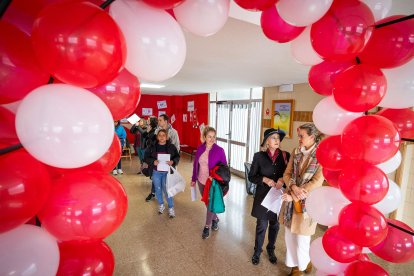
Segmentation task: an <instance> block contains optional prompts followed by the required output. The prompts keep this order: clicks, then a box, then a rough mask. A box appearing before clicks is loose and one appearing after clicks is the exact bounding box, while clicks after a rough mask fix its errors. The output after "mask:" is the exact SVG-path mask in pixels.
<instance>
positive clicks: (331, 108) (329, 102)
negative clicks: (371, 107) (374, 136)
mask: <svg viewBox="0 0 414 276" xmlns="http://www.w3.org/2000/svg"><path fill="white" fill-rule="evenodd" d="M327 114H329V116H327ZM362 115H364V113H362V112H359V113H355V112H350V111H347V110H345V109H343V108H342V107H340V106H339V105H338V104H337V103H336V102H335V99H334V97H333V96H328V97H325V98H323V99H322V100H321V101H320V102H319V103H318V104H317V105H316V106H315V109H314V110H313V115H312V117H313V122H314V123H315V125H316V127H317V128H318V129H319V130H320V131H321V132H323V133H325V134H328V135H340V134H342V130H343V129H344V128H345V126H346V125H347V124H348V123H349V122H351V121H352V120H354V119H356V118H358V117H361V116H362Z"/></svg>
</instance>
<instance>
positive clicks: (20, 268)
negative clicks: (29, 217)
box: [0, 225, 59, 276]
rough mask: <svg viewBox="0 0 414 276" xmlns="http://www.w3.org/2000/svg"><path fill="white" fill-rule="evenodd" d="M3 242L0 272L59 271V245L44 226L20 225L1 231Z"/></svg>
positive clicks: (47, 274) (44, 274) (49, 274)
mask: <svg viewBox="0 0 414 276" xmlns="http://www.w3.org/2000/svg"><path fill="white" fill-rule="evenodd" d="M0 244H1V246H0V275H27V276H35V275H38V276H54V275H56V272H57V270H58V266H59V247H58V245H57V241H56V239H55V238H54V237H53V236H51V235H50V234H49V233H47V232H46V231H45V230H44V229H42V228H40V227H37V226H33V225H22V226H19V227H17V228H15V229H13V230H10V231H8V232H5V233H2V234H0Z"/></svg>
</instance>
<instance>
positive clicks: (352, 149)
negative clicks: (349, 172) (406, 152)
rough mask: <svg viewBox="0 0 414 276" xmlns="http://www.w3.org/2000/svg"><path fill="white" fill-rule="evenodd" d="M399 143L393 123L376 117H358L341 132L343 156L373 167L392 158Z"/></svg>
mask: <svg viewBox="0 0 414 276" xmlns="http://www.w3.org/2000/svg"><path fill="white" fill-rule="evenodd" d="M400 142H401V141H400V136H399V134H398V131H397V129H396V128H395V127H394V125H393V123H392V122H391V121H390V120H388V119H386V118H384V117H382V116H377V115H368V116H363V117H359V118H357V119H355V120H353V121H352V122H350V123H349V124H348V125H347V126H346V127H345V128H344V130H343V131H342V152H343V154H344V155H346V156H348V157H349V158H352V159H360V160H365V161H366V162H368V163H371V164H374V165H377V164H380V163H383V162H385V161H387V160H388V159H390V158H391V157H393V156H394V155H395V154H396V153H397V151H398V148H399V146H400Z"/></svg>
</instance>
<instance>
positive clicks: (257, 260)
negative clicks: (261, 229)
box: [252, 252, 260, 265]
mask: <svg viewBox="0 0 414 276" xmlns="http://www.w3.org/2000/svg"><path fill="white" fill-rule="evenodd" d="M259 263H260V254H257V253H256V252H255V253H254V254H253V256H252V264H254V265H258V264H259Z"/></svg>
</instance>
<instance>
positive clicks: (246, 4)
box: [234, 0, 279, 11]
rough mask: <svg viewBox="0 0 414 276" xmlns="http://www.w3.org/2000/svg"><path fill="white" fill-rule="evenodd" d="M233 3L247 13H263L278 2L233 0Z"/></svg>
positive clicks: (272, 0)
mask: <svg viewBox="0 0 414 276" xmlns="http://www.w3.org/2000/svg"><path fill="white" fill-rule="evenodd" d="M234 2H236V4H237V5H239V6H240V7H242V8H243V9H245V10H248V11H265V10H267V9H268V8H270V7H272V6H274V5H276V3H277V2H279V0H234Z"/></svg>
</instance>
